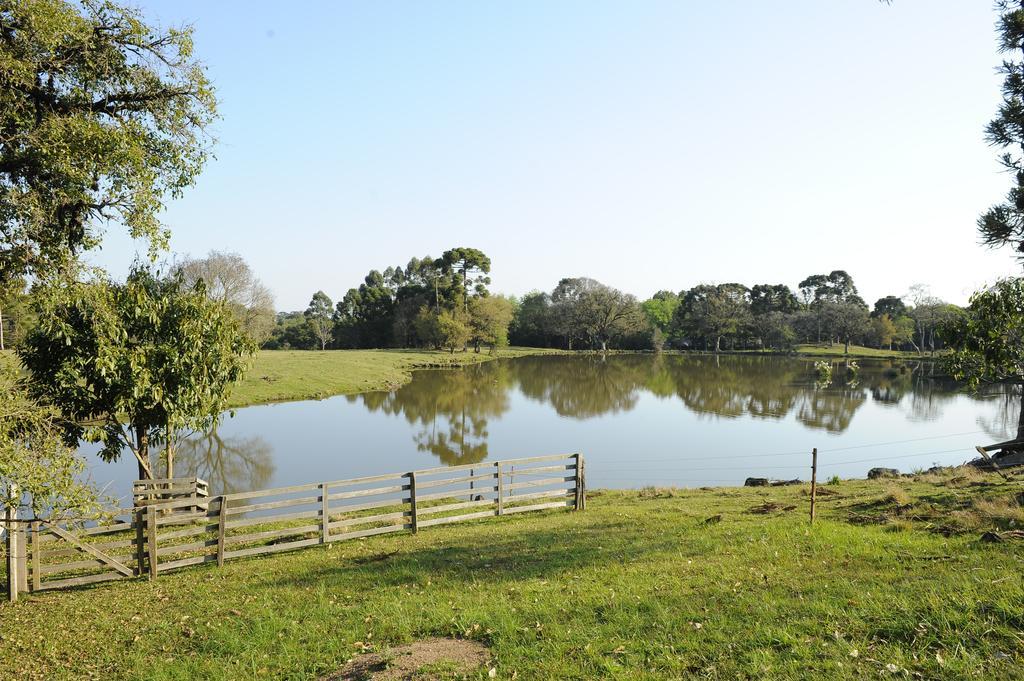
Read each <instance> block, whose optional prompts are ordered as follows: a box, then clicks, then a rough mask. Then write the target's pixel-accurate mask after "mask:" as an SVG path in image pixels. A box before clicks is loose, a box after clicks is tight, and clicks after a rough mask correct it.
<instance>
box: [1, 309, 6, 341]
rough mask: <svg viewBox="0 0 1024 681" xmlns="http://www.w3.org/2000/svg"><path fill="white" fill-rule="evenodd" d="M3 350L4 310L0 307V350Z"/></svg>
mask: <svg viewBox="0 0 1024 681" xmlns="http://www.w3.org/2000/svg"><path fill="white" fill-rule="evenodd" d="M4 349H5V348H4V310H3V308H2V307H0V350H4Z"/></svg>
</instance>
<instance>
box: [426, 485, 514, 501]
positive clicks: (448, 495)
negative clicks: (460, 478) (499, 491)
mask: <svg viewBox="0 0 1024 681" xmlns="http://www.w3.org/2000/svg"><path fill="white" fill-rule="evenodd" d="M494 489H495V488H486V487H477V488H476V489H475V490H473V492H474V494H480V495H483V494H490V493H491V492H493V491H494ZM468 491H469V489H468V488H466V489H452V490H445V491H444V492H434V493H433V494H420V495H418V497H417V499H418V500H419V501H421V502H422V501H437V500H438V499H460V498H462V497H465V496H466V493H467V492H468Z"/></svg>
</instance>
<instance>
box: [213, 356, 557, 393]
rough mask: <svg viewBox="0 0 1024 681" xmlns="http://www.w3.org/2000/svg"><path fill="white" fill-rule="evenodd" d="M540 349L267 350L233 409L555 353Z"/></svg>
mask: <svg viewBox="0 0 1024 681" xmlns="http://www.w3.org/2000/svg"><path fill="white" fill-rule="evenodd" d="M551 352H552V351H551V350H543V349H535V348H502V349H500V350H498V352H497V353H496V354H494V355H492V354H489V353H488V352H487V351H486V350H482V351H481V352H479V353H475V352H472V351H469V352H456V353H455V354H452V353H449V352H447V351H435V350H327V351H324V352H315V351H308V350H263V351H261V352H260V353H259V354H258V355H257V356H256V360H255V363H254V364H253V366H252V368H251V369H250V370H249V373H248V375H247V376H246V378H245V380H244V381H243V382H242V383H241V384H240V385H238V386H236V387H235V388H234V390H233V391H232V393H231V397H230V405H231V406H232V407H240V406H245V405H250V404H262V403H265V402H280V401H284V400H306V399H318V398H323V397H329V396H331V395H343V394H349V393H359V392H367V391H370V390H389V389H393V388H395V387H398V386H400V385H402V384H404V383H407V382H408V381H409V379H410V378H411V377H412V373H411V372H412V371H413V370H414V369H418V368H424V367H456V366H465V365H467V364H475V363H477V362H486V361H488V360H492V359H495V358H500V357H522V356H525V355H536V354H545V353H551Z"/></svg>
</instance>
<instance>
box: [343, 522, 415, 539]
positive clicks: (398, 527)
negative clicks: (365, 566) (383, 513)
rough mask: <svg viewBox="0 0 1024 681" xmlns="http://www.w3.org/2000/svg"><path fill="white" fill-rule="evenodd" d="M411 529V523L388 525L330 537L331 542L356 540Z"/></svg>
mask: <svg viewBox="0 0 1024 681" xmlns="http://www.w3.org/2000/svg"><path fill="white" fill-rule="evenodd" d="M411 529H412V523H403V524H401V525H388V526H387V527H371V528H370V529H368V530H355V531H354V532H346V533H344V534H333V535H331V541H344V540H346V539H358V538H359V537H372V536H374V535H377V534H389V533H391V532H399V531H401V530H411Z"/></svg>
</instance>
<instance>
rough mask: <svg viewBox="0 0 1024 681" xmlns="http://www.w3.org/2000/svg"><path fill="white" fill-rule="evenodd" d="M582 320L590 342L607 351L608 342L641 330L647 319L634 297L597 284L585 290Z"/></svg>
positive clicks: (581, 310) (581, 311) (581, 313)
mask: <svg viewBox="0 0 1024 681" xmlns="http://www.w3.org/2000/svg"><path fill="white" fill-rule="evenodd" d="M580 319H581V321H582V324H583V328H584V329H585V330H586V333H587V335H588V336H589V337H590V339H591V340H592V341H593V342H595V343H597V344H599V345H600V346H601V351H602V352H607V351H608V343H609V342H611V341H612V340H614V339H616V338H620V337H622V336H626V335H628V334H630V333H634V332H636V331H639V330H640V328H641V327H642V326H643V323H644V317H643V315H642V313H641V311H640V306H639V304H638V303H637V300H636V298H635V297H634V296H632V295H631V294H629V293H623V292H622V291H620V290H618V289H616V288H612V287H611V286H605V285H604V284H601V283H597V285H596V286H593V287H591V288H589V289H588V290H586V291H585V293H584V294H583V297H582V301H581V309H580Z"/></svg>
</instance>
